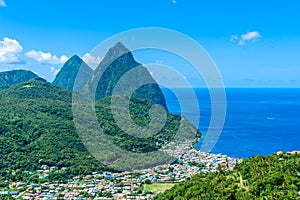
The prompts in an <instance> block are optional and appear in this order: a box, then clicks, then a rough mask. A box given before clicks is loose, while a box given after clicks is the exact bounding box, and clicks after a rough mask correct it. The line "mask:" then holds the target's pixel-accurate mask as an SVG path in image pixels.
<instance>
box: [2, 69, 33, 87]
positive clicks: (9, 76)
mask: <svg viewBox="0 0 300 200" xmlns="http://www.w3.org/2000/svg"><path fill="white" fill-rule="evenodd" d="M33 78H38V76H37V75H36V74H34V73H33V72H31V71H28V70H22V69H20V70H12V71H6V72H0V90H3V89H7V88H9V87H10V86H12V85H15V84H18V83H22V82H25V81H28V80H30V79H33Z"/></svg>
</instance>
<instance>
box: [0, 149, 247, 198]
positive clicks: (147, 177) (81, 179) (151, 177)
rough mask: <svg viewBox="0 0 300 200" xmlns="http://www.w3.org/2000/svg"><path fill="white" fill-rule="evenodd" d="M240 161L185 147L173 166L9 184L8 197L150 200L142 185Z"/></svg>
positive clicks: (172, 180)
mask: <svg viewBox="0 0 300 200" xmlns="http://www.w3.org/2000/svg"><path fill="white" fill-rule="evenodd" d="M241 161H242V160H241V159H236V158H231V157H228V156H225V155H221V154H210V153H204V152H200V151H198V150H196V149H193V148H189V149H188V150H186V153H185V154H184V155H182V156H181V158H180V159H178V162H176V163H174V164H168V165H162V166H156V167H154V168H151V169H144V170H137V171H134V172H121V173H111V172H101V173H98V172H93V173H92V174H90V175H86V176H77V177H74V178H73V179H69V180H68V181H67V182H66V183H59V182H46V183H43V184H29V185H26V184H24V183H20V182H18V183H13V184H11V186H10V187H11V189H14V190H15V192H14V194H11V195H14V196H18V197H21V198H22V199H77V200H81V199H120V200H121V199H122V200H123V199H132V200H133V199H135V200H138V199H139V200H148V199H153V196H154V195H155V194H154V193H153V192H151V191H145V190H144V185H145V184H154V183H156V184H164V183H177V182H181V181H184V180H185V179H186V178H187V177H191V176H193V175H194V174H197V173H199V172H201V171H202V172H213V171H216V170H217V169H218V167H220V166H223V167H224V168H226V169H228V170H231V169H233V167H234V165H235V164H236V163H239V162H241ZM64 169H65V168H64ZM64 169H60V170H64ZM55 170H57V169H56V168H55V167H48V166H42V167H41V169H40V170H39V171H38V172H37V173H39V174H42V176H48V175H49V174H50V173H51V172H53V171H55ZM20 189H22V190H20ZM21 191H22V192H21ZM1 193H5V194H7V193H8V194H9V192H8V191H1V192H0V194H1Z"/></svg>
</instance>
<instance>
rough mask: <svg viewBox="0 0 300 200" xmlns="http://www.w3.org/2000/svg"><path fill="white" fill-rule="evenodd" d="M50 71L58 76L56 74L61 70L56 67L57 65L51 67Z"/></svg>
mask: <svg viewBox="0 0 300 200" xmlns="http://www.w3.org/2000/svg"><path fill="white" fill-rule="evenodd" d="M50 72H51V73H52V74H53V75H54V76H56V75H57V74H58V72H59V69H55V67H50Z"/></svg>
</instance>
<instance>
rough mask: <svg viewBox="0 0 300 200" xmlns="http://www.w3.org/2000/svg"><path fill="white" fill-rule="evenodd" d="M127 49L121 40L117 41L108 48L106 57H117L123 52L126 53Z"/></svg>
mask: <svg viewBox="0 0 300 200" xmlns="http://www.w3.org/2000/svg"><path fill="white" fill-rule="evenodd" d="M128 52H129V50H128V49H127V48H126V47H125V46H124V44H122V43H121V42H117V43H116V44H115V45H114V46H113V47H112V48H110V49H109V50H108V52H107V54H106V55H107V56H108V57H112V56H113V57H115V58H118V57H120V56H122V55H123V54H125V53H128Z"/></svg>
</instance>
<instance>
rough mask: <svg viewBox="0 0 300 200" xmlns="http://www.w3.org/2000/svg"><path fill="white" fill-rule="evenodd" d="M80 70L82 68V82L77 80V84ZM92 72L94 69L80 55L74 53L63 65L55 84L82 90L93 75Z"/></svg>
mask: <svg viewBox="0 0 300 200" xmlns="http://www.w3.org/2000/svg"><path fill="white" fill-rule="evenodd" d="M79 70H81V74H80V75H79V76H80V78H79V80H80V82H77V84H76V86H75V85H74V84H75V80H76V77H77V74H78V71H79ZM92 74H93V70H92V69H91V68H90V67H89V66H88V65H87V64H86V63H85V62H84V61H83V60H82V59H81V58H80V57H79V56H77V55H74V56H72V57H71V58H70V59H69V60H68V61H67V62H66V63H65V64H64V65H63V67H62V68H61V70H60V71H59V73H58V74H57V76H56V77H55V80H54V81H53V84H54V85H56V86H60V87H63V88H67V89H74V90H81V89H82V88H83V87H84V85H85V84H86V83H87V81H88V80H89V79H90V78H91V77H92ZM74 87H75V88H74Z"/></svg>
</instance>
